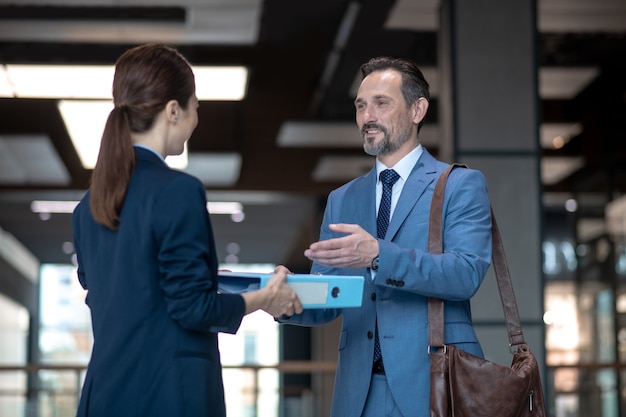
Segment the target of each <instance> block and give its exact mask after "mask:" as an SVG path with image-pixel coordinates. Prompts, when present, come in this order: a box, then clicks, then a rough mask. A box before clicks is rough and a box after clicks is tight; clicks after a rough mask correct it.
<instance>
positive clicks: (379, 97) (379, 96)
mask: <svg viewBox="0 0 626 417" xmlns="http://www.w3.org/2000/svg"><path fill="white" fill-rule="evenodd" d="M381 98H390V96H388V95H387V94H376V95H375V96H374V97H372V100H380V99H381ZM364 101H365V100H364V99H363V98H361V97H357V98H356V99H355V100H354V103H355V104H356V103H362V102H364Z"/></svg>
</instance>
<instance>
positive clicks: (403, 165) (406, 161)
mask: <svg viewBox="0 0 626 417" xmlns="http://www.w3.org/2000/svg"><path fill="white" fill-rule="evenodd" d="M422 153H424V148H423V147H422V145H421V144H420V145H417V147H416V148H415V149H413V150H412V151H411V152H409V153H408V154H406V155H405V156H404V157H403V158H402V159H401V160H399V161H398V162H397V163H396V164H395V165H394V166H392V167H387V166H385V164H383V163H382V162H380V161H379V160H378V159H376V183H378V182H380V173H381V171H384V170H385V169H387V168H393V169H394V170H395V171H396V172H397V173H398V175H400V178H402V180H403V181H406V180H407V178H409V175H411V171H413V167H414V166H415V164H416V163H417V161H418V160H419V159H420V156H422Z"/></svg>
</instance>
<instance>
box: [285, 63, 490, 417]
mask: <svg viewBox="0 0 626 417" xmlns="http://www.w3.org/2000/svg"><path fill="white" fill-rule="evenodd" d="M361 71H362V74H363V80H362V82H361V85H360V87H359V91H358V94H357V97H356V100H355V106H356V121H357V125H358V127H359V129H360V132H361V134H362V137H363V140H364V149H365V151H366V152H367V153H368V154H370V155H375V156H376V163H375V166H374V168H373V169H372V170H371V171H370V172H369V173H367V174H365V175H363V176H361V177H358V178H356V179H354V180H353V181H351V182H349V183H347V184H345V185H343V186H342V187H340V188H338V189H337V190H334V191H333V192H332V193H331V194H330V195H329V197H328V202H327V206H326V211H325V214H324V220H323V224H322V227H321V236H320V241H318V242H315V243H313V244H311V245H310V247H309V248H308V249H307V250H306V251H305V255H306V256H307V257H308V258H309V259H311V260H312V261H313V267H312V272H313V273H322V274H331V275H363V276H365V288H364V292H363V300H362V306H361V307H359V308H347V309H326V310H305V311H304V312H303V313H302V314H296V315H294V316H292V317H282V318H281V321H282V322H285V323H291V324H296V325H302V326H316V325H322V324H325V323H328V322H330V321H332V320H334V319H336V318H337V317H339V316H341V317H342V330H341V335H340V340H339V361H338V365H337V372H336V378H335V385H334V395H333V404H332V412H331V415H332V416H333V417H359V416H364V417H370V416H372V417H383V416H391V417H398V416H404V417H427V416H428V415H429V395H430V372H429V361H430V359H429V356H428V314H427V309H428V297H437V298H441V299H444V300H445V332H446V334H445V338H446V343H447V344H455V345H457V346H459V347H460V348H461V349H464V350H466V351H468V352H470V353H472V354H475V355H478V356H482V355H483V353H482V349H481V347H480V344H479V341H478V339H477V337H476V334H475V332H474V329H473V326H472V318H471V311H470V298H471V297H472V296H473V295H474V294H475V293H476V291H477V290H478V288H479V286H480V284H481V282H482V280H483V278H484V275H485V273H486V271H487V269H488V268H489V265H490V263H491V216H490V204H489V199H488V195H487V187H486V181H485V178H484V176H483V175H482V174H481V173H480V172H478V171H475V170H471V169H457V170H454V171H453V172H452V174H451V175H450V178H449V180H448V184H447V188H446V192H445V199H444V205H443V247H444V253H443V254H438V255H433V254H430V253H428V245H427V241H428V220H429V211H430V204H431V200H432V195H433V190H434V187H435V183H436V180H437V178H438V177H439V175H440V174H441V172H442V171H444V170H445V169H446V167H447V166H448V165H447V164H445V163H443V162H440V161H437V160H436V159H435V158H434V157H433V156H431V154H430V153H429V152H428V151H427V150H426V149H425V148H423V147H422V146H421V145H420V143H419V139H418V132H419V130H420V127H421V125H422V123H423V120H424V117H425V115H426V112H427V110H428V105H429V101H428V100H429V94H428V83H427V82H426V80H425V79H424V77H423V75H422V73H421V72H420V70H419V68H418V67H417V66H416V65H415V64H414V63H413V62H411V61H409V60H405V59H392V58H386V57H380V58H374V59H372V60H370V61H369V62H368V63H366V64H365V65H363V66H362V67H361ZM388 169H393V170H394V171H395V173H392V175H391V176H392V177H394V180H395V183H393V184H392V185H391V186H389V187H384V185H383V184H382V183H383V182H385V181H386V180H385V179H382V180H381V179H379V178H381V177H379V174H380V173H381V172H382V171H385V170H388ZM388 172H389V171H388ZM383 175H385V174H383ZM384 188H390V189H391V192H390V193H386V192H385V190H384ZM381 198H382V200H383V201H382V202H381ZM389 215H390V220H389V221H388V228H387V230H386V231H385V230H384V228H385V226H386V225H385V219H384V217H388V216H389ZM377 216H378V217H379V219H378V220H379V221H378V224H377ZM381 224H382V226H381ZM377 226H378V227H382V229H383V230H377ZM377 236H378V237H377ZM375 351H376V353H375Z"/></svg>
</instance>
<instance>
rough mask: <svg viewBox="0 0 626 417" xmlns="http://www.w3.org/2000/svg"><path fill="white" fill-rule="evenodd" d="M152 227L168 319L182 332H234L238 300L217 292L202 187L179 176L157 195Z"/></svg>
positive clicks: (239, 311) (242, 308)
mask: <svg viewBox="0 0 626 417" xmlns="http://www.w3.org/2000/svg"><path fill="white" fill-rule="evenodd" d="M155 206H156V207H158V208H159V210H154V211H155V216H154V227H153V230H155V234H156V236H155V238H156V241H157V247H158V262H159V271H160V273H161V282H160V285H161V288H162V290H163V292H164V294H165V298H166V302H167V310H168V313H169V314H170V316H171V317H172V318H173V319H174V320H176V321H177V322H178V323H179V324H180V325H181V326H182V327H183V328H186V329H189V330H197V331H212V332H218V331H219V332H228V333H235V332H236V331H237V329H238V328H239V325H240V324H241V320H242V318H243V316H244V313H245V302H244V300H243V297H241V296H240V295H237V294H218V293H217V258H216V254H215V243H214V238H213V231H212V228H211V223H210V218H209V214H208V212H207V209H206V197H205V192H204V188H203V186H202V184H201V183H200V182H199V181H197V180H196V179H195V178H193V177H190V176H180V177H178V178H177V179H176V180H174V181H172V182H170V183H169V184H168V185H167V186H165V187H164V188H163V190H162V191H161V192H160V193H159V196H158V197H157V200H156V202H155Z"/></svg>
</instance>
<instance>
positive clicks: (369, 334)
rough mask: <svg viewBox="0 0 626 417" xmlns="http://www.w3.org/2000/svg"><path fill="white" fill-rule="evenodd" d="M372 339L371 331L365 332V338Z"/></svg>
mask: <svg viewBox="0 0 626 417" xmlns="http://www.w3.org/2000/svg"><path fill="white" fill-rule="evenodd" d="M372 337H374V333H372V332H371V331H370V332H367V338H368V339H371V338H372Z"/></svg>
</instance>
